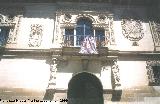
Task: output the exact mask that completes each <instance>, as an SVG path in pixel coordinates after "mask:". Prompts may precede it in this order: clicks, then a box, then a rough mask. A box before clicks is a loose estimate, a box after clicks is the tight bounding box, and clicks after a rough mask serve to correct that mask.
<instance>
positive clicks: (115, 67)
mask: <svg viewBox="0 0 160 104" xmlns="http://www.w3.org/2000/svg"><path fill="white" fill-rule="evenodd" d="M111 69H112V73H113V77H114V82H115V89H116V88H119V87H120V86H121V83H120V73H119V67H118V64H117V60H113V65H112V67H111Z"/></svg>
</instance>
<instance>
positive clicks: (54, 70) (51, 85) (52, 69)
mask: <svg viewBox="0 0 160 104" xmlns="http://www.w3.org/2000/svg"><path fill="white" fill-rule="evenodd" d="M49 64H50V79H49V83H48V89H56V74H57V68H58V64H59V60H57V59H56V58H53V59H52V60H51V61H50V62H49Z"/></svg>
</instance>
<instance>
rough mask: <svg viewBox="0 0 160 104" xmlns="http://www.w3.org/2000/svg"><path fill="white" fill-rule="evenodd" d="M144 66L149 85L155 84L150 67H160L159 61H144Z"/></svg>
mask: <svg viewBox="0 0 160 104" xmlns="http://www.w3.org/2000/svg"><path fill="white" fill-rule="evenodd" d="M146 64H147V66H146V69H147V75H148V80H149V84H152V83H156V80H155V78H154V73H153V68H152V67H153V66H160V61H146ZM159 83H160V82H159Z"/></svg>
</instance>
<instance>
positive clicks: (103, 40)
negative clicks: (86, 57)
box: [63, 35, 108, 47]
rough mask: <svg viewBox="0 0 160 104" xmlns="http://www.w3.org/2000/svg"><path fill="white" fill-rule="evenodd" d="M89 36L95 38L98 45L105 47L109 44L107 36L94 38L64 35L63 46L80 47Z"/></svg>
mask: <svg viewBox="0 0 160 104" xmlns="http://www.w3.org/2000/svg"><path fill="white" fill-rule="evenodd" d="M87 36H91V37H94V38H95V41H96V45H97V47H98V46H101V47H104V46H107V44H108V39H107V37H105V36H100V35H99V36H92V35H63V42H64V43H63V46H66V47H80V46H81V44H82V42H83V41H84V39H85V38H86V37H87Z"/></svg>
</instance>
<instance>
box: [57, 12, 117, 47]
mask: <svg viewBox="0 0 160 104" xmlns="http://www.w3.org/2000/svg"><path fill="white" fill-rule="evenodd" d="M83 17H84V18H89V19H90V20H91V21H92V25H93V28H95V29H96V28H102V29H104V30H105V37H106V39H105V40H108V44H110V45H115V37H114V33H113V15H112V14H111V13H108V12H106V13H98V12H83V11H59V12H57V14H56V34H55V40H54V41H55V43H59V42H62V43H59V44H61V45H62V46H63V44H64V43H63V42H64V41H63V35H65V33H64V30H65V28H72V29H75V28H76V23H77V21H78V19H80V18H83Z"/></svg>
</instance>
